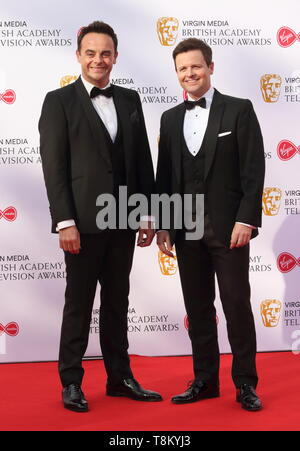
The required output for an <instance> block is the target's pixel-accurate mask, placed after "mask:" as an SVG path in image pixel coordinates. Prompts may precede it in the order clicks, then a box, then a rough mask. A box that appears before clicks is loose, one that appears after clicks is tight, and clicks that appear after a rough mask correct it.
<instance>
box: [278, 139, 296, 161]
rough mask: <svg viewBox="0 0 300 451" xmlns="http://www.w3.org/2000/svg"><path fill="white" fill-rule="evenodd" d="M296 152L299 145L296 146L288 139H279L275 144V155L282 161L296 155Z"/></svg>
mask: <svg viewBox="0 0 300 451" xmlns="http://www.w3.org/2000/svg"><path fill="white" fill-rule="evenodd" d="M296 153H299V154H300V146H299V147H297V146H296V145H295V144H294V143H292V142H291V141H289V140H288V139H284V140H283V141H280V143H279V144H278V146H277V155H278V157H279V158H280V159H281V160H283V161H287V160H290V159H291V158H293V157H294V156H295V155H296Z"/></svg>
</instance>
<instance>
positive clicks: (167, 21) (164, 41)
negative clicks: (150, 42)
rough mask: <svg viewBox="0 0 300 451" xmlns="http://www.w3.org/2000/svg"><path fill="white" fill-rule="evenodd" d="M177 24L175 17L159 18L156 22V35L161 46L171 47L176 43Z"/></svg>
mask: <svg viewBox="0 0 300 451" xmlns="http://www.w3.org/2000/svg"><path fill="white" fill-rule="evenodd" d="M178 28H179V22H178V19H176V17H160V18H159V19H158V21H157V34H158V38H159V42H160V43H161V45H165V46H171V45H174V44H175V43H176V39H177V34H178Z"/></svg>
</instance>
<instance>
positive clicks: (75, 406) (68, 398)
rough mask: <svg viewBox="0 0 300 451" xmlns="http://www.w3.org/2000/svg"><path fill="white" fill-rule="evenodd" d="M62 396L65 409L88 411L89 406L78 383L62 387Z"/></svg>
mask: <svg viewBox="0 0 300 451" xmlns="http://www.w3.org/2000/svg"><path fill="white" fill-rule="evenodd" d="M62 397H63V403H64V407H65V409H68V410H72V411H73V412H88V410H89V406H88V403H87V401H86V399H85V397H84V394H83V392H82V390H81V388H80V385H78V384H70V385H68V386H67V387H65V388H64V389H63V392H62Z"/></svg>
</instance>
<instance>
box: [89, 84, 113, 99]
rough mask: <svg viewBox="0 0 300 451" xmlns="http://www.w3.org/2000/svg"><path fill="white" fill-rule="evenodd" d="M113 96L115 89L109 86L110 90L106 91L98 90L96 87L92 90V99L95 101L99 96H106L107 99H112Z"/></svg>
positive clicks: (106, 89)
mask: <svg viewBox="0 0 300 451" xmlns="http://www.w3.org/2000/svg"><path fill="white" fill-rule="evenodd" d="M112 95H113V87H112V86H109V87H108V88H105V89H99V88H97V86H94V87H93V89H92V90H91V93H90V98H91V99H93V98H94V97H97V96H105V97H108V98H109V97H112Z"/></svg>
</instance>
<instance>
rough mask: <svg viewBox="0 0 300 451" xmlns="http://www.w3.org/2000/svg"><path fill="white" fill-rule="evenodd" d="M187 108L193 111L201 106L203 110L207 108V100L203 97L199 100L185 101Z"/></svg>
mask: <svg viewBox="0 0 300 451" xmlns="http://www.w3.org/2000/svg"><path fill="white" fill-rule="evenodd" d="M184 104H185V107H186V109H187V110H192V109H193V108H195V106H196V105H198V106H201V108H206V100H205V97H201V99H199V100H194V101H192V100H185V101H184Z"/></svg>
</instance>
